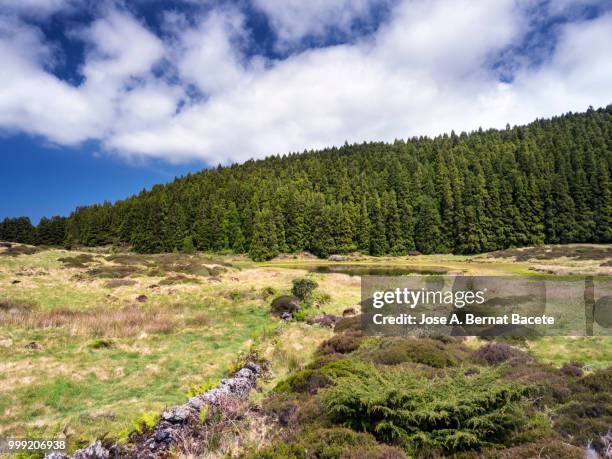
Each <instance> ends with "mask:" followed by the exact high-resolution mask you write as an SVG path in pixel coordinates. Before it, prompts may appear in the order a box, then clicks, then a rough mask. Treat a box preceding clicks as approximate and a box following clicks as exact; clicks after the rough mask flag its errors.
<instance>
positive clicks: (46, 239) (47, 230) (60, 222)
mask: <svg viewBox="0 0 612 459" xmlns="http://www.w3.org/2000/svg"><path fill="white" fill-rule="evenodd" d="M65 238H66V217H57V216H56V217H51V218H45V217H43V218H41V219H40V222H38V226H37V227H36V243H37V244H41V245H63V244H64V240H65Z"/></svg>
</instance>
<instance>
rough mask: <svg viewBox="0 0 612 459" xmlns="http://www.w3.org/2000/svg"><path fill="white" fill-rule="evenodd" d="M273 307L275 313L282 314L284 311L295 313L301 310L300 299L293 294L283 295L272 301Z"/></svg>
mask: <svg viewBox="0 0 612 459" xmlns="http://www.w3.org/2000/svg"><path fill="white" fill-rule="evenodd" d="M270 307H271V309H272V312H273V313H274V314H277V315H279V316H282V314H283V312H288V313H290V314H293V313H294V312H297V311H299V310H300V303H299V300H298V299H297V298H296V297H294V296H292V295H281V296H279V297H276V298H275V299H274V301H272V304H271V306H270Z"/></svg>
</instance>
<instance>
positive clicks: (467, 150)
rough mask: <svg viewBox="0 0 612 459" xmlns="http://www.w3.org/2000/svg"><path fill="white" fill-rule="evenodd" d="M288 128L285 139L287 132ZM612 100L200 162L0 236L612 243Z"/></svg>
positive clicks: (220, 245) (136, 245)
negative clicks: (114, 198)
mask: <svg viewBox="0 0 612 459" xmlns="http://www.w3.org/2000/svg"><path fill="white" fill-rule="evenodd" d="M279 135H280V134H279ZM611 168H612V105H609V106H608V107H607V108H605V109H599V110H593V109H589V110H588V111H587V112H585V113H580V114H573V113H569V114H566V115H563V116H559V117H555V118H552V119H550V120H537V121H535V122H533V123H531V124H529V125H526V126H518V127H514V128H510V127H509V126H508V127H507V128H506V129H504V130H493V129H491V130H486V131H485V130H478V131H476V132H472V133H469V134H468V133H461V134H455V133H454V132H453V133H451V134H449V135H442V136H439V137H436V138H434V139H431V138H427V137H420V138H412V139H409V140H407V141H404V140H397V141H395V142H394V143H391V144H387V143H380V142H373V143H363V144H356V145H345V146H343V147H341V148H330V149H326V150H323V151H310V152H304V153H303V154H289V155H283V156H270V157H268V158H266V159H264V160H258V161H255V160H251V161H248V162H246V163H244V164H240V165H232V166H229V167H218V168H215V169H209V170H203V171H201V172H199V173H196V174H190V175H187V176H185V177H182V178H179V179H176V180H175V181H174V182H172V183H170V184H167V185H156V186H154V187H153V188H152V189H151V190H150V191H142V192H141V193H140V194H138V195H137V196H133V197H130V198H127V199H125V200H122V201H119V202H117V203H115V204H111V203H108V202H107V203H104V204H98V205H92V206H87V207H79V208H77V209H76V210H75V211H74V212H73V213H72V214H71V215H70V216H69V217H53V218H50V219H47V218H43V219H42V220H41V221H40V223H39V224H38V225H37V226H36V227H34V226H32V224H31V223H30V220H29V219H28V218H26V217H20V218H13V219H8V218H7V219H5V220H4V221H3V222H2V223H1V224H0V240H10V241H16V242H23V243H34V244H46V245H67V246H74V245H85V246H99V245H107V244H117V245H129V246H131V247H132V248H133V249H134V250H135V251H138V252H143V253H155V252H168V251H175V250H178V251H186V252H190V251H192V250H205V251H224V250H226V251H233V252H237V253H244V252H248V253H249V255H250V256H251V257H252V258H253V259H255V260H265V259H269V258H272V257H274V256H275V255H277V254H278V253H281V252H301V251H304V250H308V251H310V252H312V253H314V254H316V255H318V256H327V255H329V254H332V253H345V252H351V251H356V250H358V251H361V252H364V253H368V254H371V255H403V254H407V253H409V252H412V251H419V252H421V253H426V254H427V253H447V252H453V253H466V254H467V253H477V252H485V251H492V250H497V249H503V248H507V247H517V246H527V245H539V244H544V243H551V244H557V243H570V242H612V194H611V193H612V189H611V185H610V170H611Z"/></svg>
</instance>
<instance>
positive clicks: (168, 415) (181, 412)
mask: <svg viewBox="0 0 612 459" xmlns="http://www.w3.org/2000/svg"><path fill="white" fill-rule="evenodd" d="M194 414H195V412H194V410H193V409H192V408H191V407H190V406H189V405H181V406H176V407H174V408H172V409H171V410H170V411H164V412H163V413H162V415H161V418H162V419H163V420H164V421H168V422H170V423H172V424H177V423H179V422H184V421H185V420H187V418H189V417H190V416H193V415H194Z"/></svg>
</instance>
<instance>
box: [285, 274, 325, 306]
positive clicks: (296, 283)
mask: <svg viewBox="0 0 612 459" xmlns="http://www.w3.org/2000/svg"><path fill="white" fill-rule="evenodd" d="M292 283H293V287H292V288H291V293H292V294H293V296H295V297H296V298H298V299H300V300H302V301H310V299H311V298H312V293H313V292H314V290H315V289H316V288H317V287H318V286H319V284H317V283H316V282H315V281H314V280H312V279H309V278H307V277H301V278H299V279H293V281H292Z"/></svg>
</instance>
